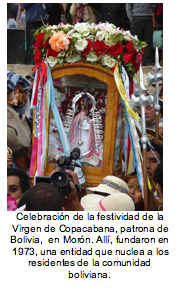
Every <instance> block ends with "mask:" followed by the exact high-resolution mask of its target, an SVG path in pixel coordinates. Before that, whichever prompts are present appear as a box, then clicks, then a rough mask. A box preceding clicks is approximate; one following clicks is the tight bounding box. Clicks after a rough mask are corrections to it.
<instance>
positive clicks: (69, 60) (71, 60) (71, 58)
mask: <svg viewBox="0 0 182 291" xmlns="http://www.w3.org/2000/svg"><path fill="white" fill-rule="evenodd" d="M80 60H81V57H80V55H79V54H76V55H73V56H68V57H66V62H67V63H76V62H78V61H80Z"/></svg>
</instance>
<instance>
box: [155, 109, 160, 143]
mask: <svg viewBox="0 0 182 291" xmlns="http://www.w3.org/2000/svg"><path fill="white" fill-rule="evenodd" d="M155 143H157V144H158V143H159V114H156V115H155Z"/></svg>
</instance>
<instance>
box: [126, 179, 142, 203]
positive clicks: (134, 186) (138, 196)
mask: <svg viewBox="0 0 182 291" xmlns="http://www.w3.org/2000/svg"><path fill="white" fill-rule="evenodd" d="M124 180H125V182H126V183H127V185H128V188H129V196H130V197H131V198H132V200H133V202H134V204H135V205H139V204H141V203H142V202H143V199H142V192H141V190H140V186H139V184H138V179H137V176H136V175H132V174H129V175H127V176H125V177H124Z"/></svg>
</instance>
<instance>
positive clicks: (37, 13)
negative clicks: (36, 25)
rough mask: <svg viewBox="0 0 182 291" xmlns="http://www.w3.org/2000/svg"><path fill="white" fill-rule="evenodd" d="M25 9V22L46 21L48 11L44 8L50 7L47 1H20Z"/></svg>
mask: <svg viewBox="0 0 182 291" xmlns="http://www.w3.org/2000/svg"><path fill="white" fill-rule="evenodd" d="M21 6H22V7H23V8H25V10H26V22H36V21H42V20H43V22H44V23H45V24H47V23H48V13H47V10H46V8H51V4H49V3H39V4H38V3H21Z"/></svg>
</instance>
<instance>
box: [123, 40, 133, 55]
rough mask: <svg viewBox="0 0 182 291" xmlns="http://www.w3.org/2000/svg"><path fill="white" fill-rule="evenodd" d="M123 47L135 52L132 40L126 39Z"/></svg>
mask: <svg viewBox="0 0 182 291" xmlns="http://www.w3.org/2000/svg"><path fill="white" fill-rule="evenodd" d="M125 48H126V50H127V52H135V48H134V46H133V42H132V41H128V42H127V43H126V44H125Z"/></svg>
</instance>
